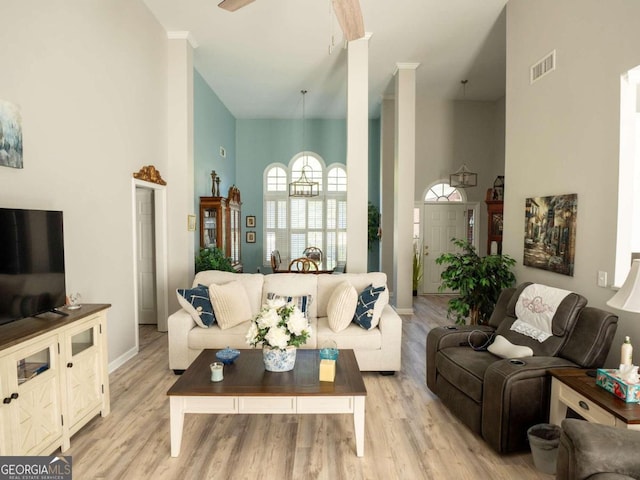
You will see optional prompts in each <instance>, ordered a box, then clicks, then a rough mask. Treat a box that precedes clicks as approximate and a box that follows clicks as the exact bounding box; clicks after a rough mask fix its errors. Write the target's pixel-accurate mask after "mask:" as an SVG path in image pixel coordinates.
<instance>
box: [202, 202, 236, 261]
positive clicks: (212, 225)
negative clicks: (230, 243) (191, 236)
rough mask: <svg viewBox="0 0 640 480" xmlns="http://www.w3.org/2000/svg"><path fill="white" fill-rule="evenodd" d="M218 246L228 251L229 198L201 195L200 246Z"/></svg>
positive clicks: (226, 253)
mask: <svg viewBox="0 0 640 480" xmlns="http://www.w3.org/2000/svg"><path fill="white" fill-rule="evenodd" d="M211 246H213V247H218V248H219V249H221V250H222V251H223V252H225V255H227V256H229V254H228V252H227V199H226V198H224V197H200V248H207V247H211Z"/></svg>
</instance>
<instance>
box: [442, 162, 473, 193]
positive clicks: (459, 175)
mask: <svg viewBox="0 0 640 480" xmlns="http://www.w3.org/2000/svg"><path fill="white" fill-rule="evenodd" d="M449 185H451V186H452V187H455V188H468V187H475V186H476V185H478V174H477V173H473V172H472V171H471V170H469V169H468V168H467V166H466V165H462V166H461V167H460V168H459V169H458V170H457V171H456V172H455V173H452V174H451V175H449Z"/></svg>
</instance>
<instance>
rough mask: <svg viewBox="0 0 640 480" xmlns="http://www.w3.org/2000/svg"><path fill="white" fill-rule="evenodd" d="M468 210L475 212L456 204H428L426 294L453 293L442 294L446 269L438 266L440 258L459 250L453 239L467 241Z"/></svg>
mask: <svg viewBox="0 0 640 480" xmlns="http://www.w3.org/2000/svg"><path fill="white" fill-rule="evenodd" d="M467 210H473V207H472V206H470V205H467V204H464V203H454V202H442V203H427V204H425V205H424V209H423V211H424V215H423V222H422V225H423V231H422V238H423V239H424V246H423V252H422V253H423V260H424V263H423V264H424V275H423V280H422V287H423V288H422V293H451V292H450V291H444V292H438V287H440V282H441V281H440V274H441V273H442V271H443V270H444V269H445V268H446V266H445V265H438V264H437V263H436V258H438V257H439V256H440V255H442V254H443V253H447V252H453V251H455V250H456V248H455V247H454V245H453V244H452V243H451V239H452V238H467V231H466V230H467V215H466V214H467Z"/></svg>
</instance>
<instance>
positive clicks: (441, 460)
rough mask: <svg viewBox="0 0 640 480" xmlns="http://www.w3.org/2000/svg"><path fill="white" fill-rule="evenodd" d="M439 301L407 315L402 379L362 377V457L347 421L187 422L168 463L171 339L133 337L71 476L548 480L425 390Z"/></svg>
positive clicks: (144, 330) (202, 418)
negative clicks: (132, 353) (131, 350)
mask: <svg viewBox="0 0 640 480" xmlns="http://www.w3.org/2000/svg"><path fill="white" fill-rule="evenodd" d="M448 298H449V297H447V296H446V295H430V296H421V297H415V300H414V311H415V313H414V315H412V316H403V350H402V371H401V372H398V373H396V375H394V376H382V375H379V374H378V373H374V372H366V373H364V375H363V376H364V381H365V384H366V387H367V392H368V395H367V400H366V425H365V456H364V457H363V458H358V457H356V454H355V438H354V432H353V418H352V416H350V415H228V416H226V415H195V414H191V415H186V417H185V424H184V432H183V440H182V449H181V454H180V456H179V457H178V458H171V456H170V440H169V401H168V397H167V396H166V392H167V390H168V389H169V388H170V387H171V385H173V383H174V382H175V381H176V378H177V377H176V376H175V375H174V374H173V372H171V371H170V370H169V368H168V360H167V359H168V348H167V335H166V333H160V332H157V331H155V329H154V327H152V326H142V327H140V353H139V354H138V355H137V356H136V357H135V358H133V359H131V360H130V361H129V362H127V363H126V364H125V365H124V366H122V367H120V368H119V369H118V370H117V371H116V372H114V373H113V374H111V377H110V382H111V414H110V415H109V416H107V417H105V418H101V417H96V418H94V419H93V420H92V421H91V422H90V423H89V424H87V425H86V426H85V427H84V428H83V429H82V430H80V431H79V432H78V433H77V434H76V435H74V436H73V438H72V439H71V449H70V450H69V451H68V452H65V454H66V455H72V456H73V473H74V478H75V479H78V480H87V479H105V480H115V479H127V480H139V479H142V480H144V479H154V480H174V479H176V480H177V479H179V480H192V479H194V480H195V479H197V480H201V479H233V480H237V479H251V480H253V479H301V478H304V479H332V480H333V479H336V480H340V479H344V480H351V479H363V480H370V479H385V480H389V479H412V480H413V479H470V480H471V479H473V480H476V479H498V480H499V479H517V480H530V479H531V480H533V479H548V480H550V479H553V478H554V476H552V475H545V474H542V473H539V472H538V471H536V469H535V468H534V466H533V461H532V458H531V454H530V453H522V454H512V455H504V456H501V455H498V454H496V453H495V452H493V450H491V449H490V448H489V447H488V446H487V445H486V444H485V443H484V442H483V441H482V439H481V438H479V437H478V436H476V435H475V434H474V433H472V432H471V431H469V430H468V429H467V428H466V427H465V426H464V425H462V424H461V423H460V422H459V421H458V420H457V419H456V418H455V417H454V416H453V415H451V414H450V413H449V411H448V410H447V408H446V407H444V406H443V405H442V403H441V402H440V401H439V400H438V398H437V397H435V396H434V395H433V394H432V393H431V392H430V391H429V390H428V389H427V386H426V383H425V374H426V373H425V372H426V366H425V338H426V335H427V332H428V331H429V329H430V328H433V327H434V326H437V325H444V324H447V323H449V322H448V321H447V320H446V318H445V317H446V302H447V300H448Z"/></svg>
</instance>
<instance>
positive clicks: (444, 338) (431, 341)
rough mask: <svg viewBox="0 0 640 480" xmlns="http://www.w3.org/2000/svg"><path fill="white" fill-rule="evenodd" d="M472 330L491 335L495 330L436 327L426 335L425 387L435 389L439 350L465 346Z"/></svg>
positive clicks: (472, 326) (460, 326)
mask: <svg viewBox="0 0 640 480" xmlns="http://www.w3.org/2000/svg"><path fill="white" fill-rule="evenodd" d="M474 330H480V331H483V332H487V333H488V334H490V333H493V332H494V331H495V329H494V328H493V327H490V326H488V325H449V326H448V327H436V328H432V329H431V330H429V333H428V334H427V348H426V360H427V387H429V389H430V390H431V391H432V392H435V387H436V384H435V382H436V361H435V358H436V354H437V353H438V351H439V350H442V349H443V348H448V347H459V346H460V345H461V344H467V343H468V341H469V334H470V333H471V332H472V331H474Z"/></svg>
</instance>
